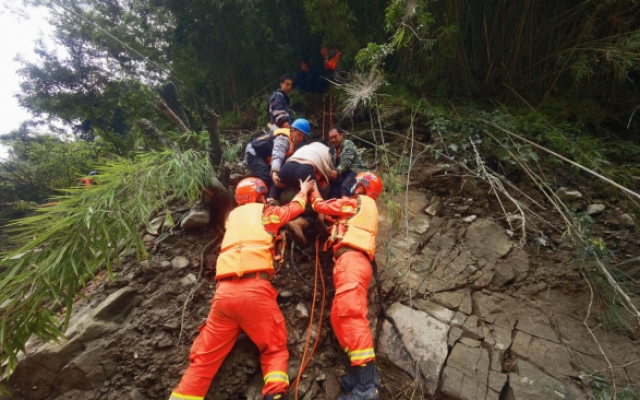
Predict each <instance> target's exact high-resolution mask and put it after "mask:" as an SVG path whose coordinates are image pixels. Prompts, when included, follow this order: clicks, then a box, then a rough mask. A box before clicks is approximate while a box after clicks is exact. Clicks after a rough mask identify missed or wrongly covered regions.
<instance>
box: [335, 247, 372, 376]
mask: <svg viewBox="0 0 640 400" xmlns="http://www.w3.org/2000/svg"><path fill="white" fill-rule="evenodd" d="M371 275H372V269H371V263H370V262H369V259H368V258H367V257H366V256H365V255H364V253H362V252H359V251H347V252H346V253H344V254H342V255H341V256H340V258H338V260H337V261H336V265H335V267H334V269H333V281H334V283H335V286H336V295H335V298H334V300H333V305H332V307H331V325H332V326H333V330H334V332H335V334H336V337H337V338H338V342H339V343H340V346H341V347H342V348H346V349H348V354H349V358H350V359H351V365H353V366H356V365H362V364H365V363H367V362H369V361H372V360H374V359H375V353H374V351H373V336H372V335H371V328H370V327H369V319H368V318H367V313H368V308H367V292H368V290H367V288H368V287H369V283H370V282H371Z"/></svg>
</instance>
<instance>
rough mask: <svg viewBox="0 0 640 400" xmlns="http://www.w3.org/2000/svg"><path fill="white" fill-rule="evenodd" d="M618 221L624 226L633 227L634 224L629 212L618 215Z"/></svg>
mask: <svg viewBox="0 0 640 400" xmlns="http://www.w3.org/2000/svg"><path fill="white" fill-rule="evenodd" d="M619 221H620V225H622V226H624V227H625V228H635V226H636V222H635V221H634V220H633V218H632V217H631V215H629V214H622V215H621V216H620V217H619Z"/></svg>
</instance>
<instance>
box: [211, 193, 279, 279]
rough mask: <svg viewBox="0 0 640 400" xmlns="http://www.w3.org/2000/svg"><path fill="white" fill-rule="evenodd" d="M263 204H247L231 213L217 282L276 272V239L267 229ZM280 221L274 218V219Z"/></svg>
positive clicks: (220, 257)
mask: <svg viewBox="0 0 640 400" xmlns="http://www.w3.org/2000/svg"><path fill="white" fill-rule="evenodd" d="M264 207H265V205H264V204H261V203H249V204H244V205H242V206H240V207H238V208H236V209H235V210H233V211H231V213H230V214H229V219H228V221H227V231H226V233H225V235H224V238H223V239H222V248H221V251H220V256H218V263H217V265H216V279H221V278H227V277H230V276H242V275H244V274H246V273H249V272H258V271H266V272H269V273H273V272H275V270H274V266H273V256H274V254H273V251H274V250H273V249H274V241H275V239H276V238H275V237H274V236H273V235H271V234H269V233H268V232H267V231H266V229H265V228H264V225H265V222H267V223H268V222H269V221H265V220H264V219H265V218H269V217H266V216H264ZM273 217H275V218H277V216H275V215H274V216H272V217H271V218H273Z"/></svg>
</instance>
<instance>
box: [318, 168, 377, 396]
mask: <svg viewBox="0 0 640 400" xmlns="http://www.w3.org/2000/svg"><path fill="white" fill-rule="evenodd" d="M381 192H382V180H381V179H380V177H378V175H376V174H374V173H373V172H362V173H359V174H358V175H357V176H356V183H355V185H354V186H353V188H352V190H351V196H350V197H341V198H339V199H333V200H328V201H325V200H323V199H322V195H321V194H320V193H319V191H318V188H317V187H315V186H314V189H313V191H312V192H311V204H312V207H313V209H314V210H315V211H316V212H318V213H323V214H326V215H327V216H333V217H336V218H337V219H338V222H337V223H336V224H335V225H334V226H333V228H332V232H331V235H330V236H329V240H328V241H327V244H326V245H327V246H331V247H332V248H333V252H334V260H335V266H334V267H333V282H334V284H335V286H336V295H335V297H334V300H333V304H332V306H331V326H332V327H333V331H334V333H335V335H336V337H337V338H338V342H339V343H340V346H341V347H342V348H343V349H344V350H345V351H346V352H347V354H348V355H349V358H350V359H351V367H350V368H349V371H348V373H347V375H346V376H345V377H344V378H342V382H341V384H342V388H343V389H345V390H346V391H347V392H348V394H346V395H342V396H340V397H339V400H378V399H379V398H380V397H379V394H378V389H379V388H380V379H379V377H378V371H377V370H376V367H375V364H374V362H375V359H376V355H375V352H374V350H373V337H372V334H371V329H370V328H369V320H368V318H367V311H368V307H367V306H368V304H367V297H368V296H367V291H368V287H369V282H370V281H371V275H372V264H371V263H372V262H374V256H375V251H376V235H377V233H378V207H377V206H376V202H375V200H376V199H377V198H378V196H379V195H380V193H381Z"/></svg>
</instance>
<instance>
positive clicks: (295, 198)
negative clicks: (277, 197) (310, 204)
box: [291, 197, 307, 208]
mask: <svg viewBox="0 0 640 400" xmlns="http://www.w3.org/2000/svg"><path fill="white" fill-rule="evenodd" d="M294 201H295V202H297V203H298V204H300V205H301V206H302V208H305V207H307V202H306V201H304V200H302V199H301V198H300V197H294V198H293V200H291V202H294Z"/></svg>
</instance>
